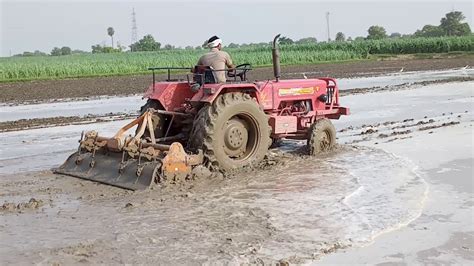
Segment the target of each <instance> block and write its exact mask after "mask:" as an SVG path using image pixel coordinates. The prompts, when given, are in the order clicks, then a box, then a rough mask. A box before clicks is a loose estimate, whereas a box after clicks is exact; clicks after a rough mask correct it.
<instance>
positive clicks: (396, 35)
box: [389, 32, 402, 38]
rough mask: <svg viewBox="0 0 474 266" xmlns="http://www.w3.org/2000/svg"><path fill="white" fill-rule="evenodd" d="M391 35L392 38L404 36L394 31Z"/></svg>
mask: <svg viewBox="0 0 474 266" xmlns="http://www.w3.org/2000/svg"><path fill="white" fill-rule="evenodd" d="M389 37H390V38H400V37H402V35H401V34H400V33H399V32H393V33H392V34H390V36H389Z"/></svg>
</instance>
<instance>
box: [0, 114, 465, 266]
mask: <svg viewBox="0 0 474 266" xmlns="http://www.w3.org/2000/svg"><path fill="white" fill-rule="evenodd" d="M458 118H459V117H458V115H457V114H451V113H449V114H446V115H445V116H442V115H441V116H439V117H426V118H424V119H422V120H420V121H417V120H415V119H413V118H405V119H400V120H399V121H382V122H380V123H374V124H368V125H362V126H360V127H354V126H349V127H347V128H345V129H342V130H340V133H344V134H347V135H349V136H353V137H354V138H355V141H353V142H348V144H341V145H338V146H336V147H335V148H334V149H333V150H332V151H330V152H328V153H326V154H323V155H320V156H319V157H316V158H315V157H313V156H308V155H305V154H306V148H305V146H304V141H284V143H283V147H286V148H291V151H283V150H282V149H280V148H278V149H271V150H270V151H269V152H268V154H267V156H266V157H265V159H264V161H263V162H261V163H260V164H259V165H257V166H255V167H253V168H244V169H241V170H239V171H236V172H232V173H227V174H219V173H214V174H211V173H209V172H207V171H204V169H200V170H198V171H195V172H194V175H193V176H192V177H191V178H189V179H188V180H173V181H171V182H165V183H162V184H156V185H154V186H152V187H151V189H150V190H148V191H143V192H131V191H127V190H123V189H119V188H115V187H111V186H107V185H102V184H97V183H94V182H90V181H86V180H81V179H77V178H72V177H68V176H60V175H54V174H52V173H51V172H50V171H43V172H36V173H29V174H25V173H23V174H18V175H15V176H14V177H12V176H10V177H8V176H3V177H0V185H1V186H2V188H3V189H2V191H1V192H0V198H3V199H4V200H6V202H5V204H4V205H3V206H4V207H3V208H4V209H6V210H5V211H0V220H3V221H4V222H5V223H4V224H2V225H0V226H3V227H2V228H3V229H5V230H7V231H6V232H9V233H8V234H5V235H4V237H5V239H6V240H5V241H8V238H9V237H10V235H13V236H12V238H13V239H15V241H17V239H18V237H19V236H20V235H23V234H31V239H32V241H38V239H39V240H41V239H47V243H48V245H47V246H43V245H34V244H33V245H29V246H28V245H27V244H25V245H26V247H24V250H23V249H21V250H19V251H18V252H17V253H16V254H3V255H2V261H3V262H4V263H7V264H8V263H13V262H15V263H19V264H22V263H40V262H41V263H46V264H76V263H89V264H103V263H105V264H155V263H162V264H183V263H185V264H190V263H191V264H202V263H212V262H216V261H220V262H225V263H237V264H241V263H250V264H262V263H264V264H276V263H281V264H284V265H286V263H290V264H299V263H306V262H308V261H312V260H318V259H319V258H321V257H322V256H324V255H326V254H329V253H333V252H336V251H338V250H340V249H345V248H348V247H351V246H353V245H354V243H353V241H352V240H351V239H350V238H349V239H347V238H346V239H344V238H339V237H338V236H337V234H336V235H335V233H334V232H336V231H337V230H336V229H334V228H331V230H336V231H331V230H329V229H328V230H329V231H328V232H326V231H322V232H319V233H318V234H317V237H315V236H314V235H312V236H311V237H308V236H305V233H304V232H308V233H309V232H311V230H314V229H310V228H318V226H320V225H319V224H320V223H321V222H323V221H324V219H325V217H318V218H317V220H313V222H312V223H309V224H307V222H308V221H306V219H309V218H308V217H307V215H308V214H305V216H302V217H298V216H292V215H289V216H284V217H286V218H284V217H283V220H284V221H285V224H283V225H282V224H281V221H282V220H281V219H282V218H281V217H280V218H279V219H277V218H276V217H275V216H274V215H275V213H272V212H271V210H273V208H279V209H280V211H281V210H282V209H285V208H295V206H299V207H298V208H301V207H302V206H308V207H309V208H313V207H311V206H318V209H320V208H329V209H328V211H330V209H331V208H332V207H331V206H333V205H332V204H338V203H339V202H340V201H341V200H342V199H343V198H344V197H345V193H347V191H352V190H353V189H354V188H353V187H351V188H350V189H349V188H345V187H344V186H343V185H342V184H344V182H343V181H342V180H341V178H343V177H344V176H346V175H347V173H344V172H341V169H339V167H337V166H335V165H330V164H328V163H327V162H328V161H333V160H338V158H340V157H344V156H345V157H348V158H354V157H353V156H354V155H355V156H357V153H358V151H359V150H360V149H362V150H363V149H365V148H361V147H356V146H351V143H358V142H361V141H377V139H378V137H377V133H378V132H386V131H388V132H393V137H395V138H393V137H392V138H387V139H388V140H387V141H395V140H401V139H403V138H404V136H406V135H408V136H411V135H412V134H415V133H417V132H418V133H419V134H429V132H427V131H423V130H420V129H418V128H419V127H420V126H426V124H428V123H429V124H433V125H438V124H440V125H443V124H444V123H446V122H443V121H444V120H450V119H451V120H454V121H456V120H455V119H458ZM449 125H450V124H448V123H446V124H445V125H444V126H449ZM400 128H403V130H400ZM406 128H409V129H406ZM369 129H372V130H373V132H372V131H371V130H369ZM434 130H436V129H434ZM408 131H409V132H408ZM396 132H398V133H396ZM400 132H406V134H402V137H401V136H399V133H400ZM369 152H370V153H372V152H376V151H375V150H374V151H372V150H370V151H369ZM336 165H337V164H336ZM302 172H303V173H304V172H314V173H318V174H317V175H316V178H315V179H314V180H312V179H302V180H300V179H299V177H298V175H299V174H301V173H302ZM313 187H318V188H320V189H322V191H319V192H323V191H325V192H326V193H329V194H318V193H316V194H317V196H316V198H317V201H316V202H311V203H310V204H309V203H308V198H307V197H302V196H298V195H300V194H302V193H309V194H314V193H313V192H312V191H311V189H312V188H313ZM325 187H328V188H331V189H328V190H327V191H326V190H324V188H325ZM336 191H338V193H342V194H337V193H336ZM305 195H306V194H305ZM275 197H276V199H275ZM287 197H290V198H287ZM332 197H333V198H334V199H332ZM29 198H34V199H35V200H34V202H33V203H32V204H31V205H32V207H31V208H26V209H25V207H21V206H25V203H26V204H29V203H30V202H28V199H29ZM295 198H296V199H297V200H296V202H299V205H292V204H294V203H295V202H294V201H295ZM288 199H291V200H292V201H293V202H287V200H288ZM313 200H314V199H313ZM259 201H260V203H262V202H263V203H264V204H265V205H264V206H267V205H266V204H270V207H265V208H263V207H262V206H261V205H258V204H255V202H259ZM333 201H334V202H333ZM35 202H40V203H41V205H39V204H38V205H36V204H35ZM43 203H46V204H43ZM18 206H20V207H19V208H18ZM285 206H286V207H285ZM7 210H8V211H7ZM338 210H340V209H339V208H338ZM338 212H339V211H338ZM11 215H17V216H18V217H19V218H18V219H22V220H28V219H33V220H34V221H35V222H36V223H39V224H47V225H48V226H46V229H45V232H44V233H41V230H42V229H40V228H43V227H45V226H44V225H42V226H40V227H38V228H36V229H35V228H31V229H30V228H27V229H25V227H23V226H22V224H21V223H20V224H16V222H15V221H16V220H17V218H13V217H11ZM283 215H285V212H284V211H283ZM300 215H301V214H300ZM21 217H23V218H21ZM301 218H302V219H305V222H304V223H303V222H301V223H299V221H298V219H301ZM313 218H314V217H313ZM275 219H277V220H275ZM295 219H296V220H295ZM293 223H295V224H293ZM305 224H307V225H305ZM327 224H328V222H327V221H326V223H324V226H327ZM329 224H330V223H329ZM289 225H290V227H288V226H289ZM282 226H283V227H282ZM291 226H293V227H294V228H293V227H291ZM306 226H307V227H306ZM63 227H64V228H67V230H66V229H65V230H63V231H61V232H58V231H57V230H58V228H63ZM7 228H8V229H7ZM49 228H51V229H49ZM284 228H286V229H284ZM15 230H19V231H18V232H22V231H21V230H27V231H26V232H24V233H15ZM48 230H51V232H49V231H48ZM295 230H296V231H295ZM301 230H302V231H301ZM305 230H309V231H305ZM339 230H341V231H343V229H339ZM30 231H31V232H30ZM53 232H57V233H56V234H54V233H53ZM17 234H18V235H17ZM321 235H324V237H320V236H321ZM19 242H20V244H21V241H19ZM15 244H16V245H18V243H15ZM22 250H23V251H22ZM0 255H1V254H0Z"/></svg>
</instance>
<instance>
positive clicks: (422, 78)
mask: <svg viewBox="0 0 474 266" xmlns="http://www.w3.org/2000/svg"><path fill="white" fill-rule="evenodd" d="M400 71H401V72H398V73H394V74H389V75H383V76H378V77H363V78H347V79H338V85H339V88H340V89H341V90H350V89H356V88H372V87H385V86H394V85H400V84H410V83H415V82H426V81H434V80H447V79H452V78H461V77H466V78H473V77H474V69H473V68H472V66H471V67H467V68H460V69H448V70H436V71H411V72H404V71H403V68H402V69H400Z"/></svg>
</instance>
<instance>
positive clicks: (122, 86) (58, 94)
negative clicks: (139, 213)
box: [0, 55, 474, 103]
mask: <svg viewBox="0 0 474 266" xmlns="http://www.w3.org/2000/svg"><path fill="white" fill-rule="evenodd" d="M473 61H474V55H463V56H455V57H448V58H437V59H436V58H435V59H397V60H378V61H376V60H373V61H356V62H346V63H328V64H319V65H302V66H283V67H282V72H283V78H297V77H303V74H302V73H307V74H306V76H308V77H327V76H330V77H334V78H350V77H362V76H377V75H383V74H387V73H395V72H399V71H400V70H401V69H403V71H419V70H440V69H449V68H460V67H464V66H466V65H473ZM285 73H286V74H285ZM181 76H183V75H181ZM165 78H166V77H165V75H158V76H157V80H164V79H165ZM183 78H184V77H183ZM248 78H249V80H266V79H272V78H273V70H272V68H270V67H266V68H257V69H254V70H252V71H251V72H250V73H249V75H248ZM151 81H152V79H151V75H137V76H114V77H94V78H79V79H67V80H44V81H25V82H12V83H0V91H1V92H2V93H1V94H0V103H36V102H45V101H55V100H58V99H64V98H84V97H86V98H87V97H94V96H103V95H132V94H142V93H143V92H144V91H145V89H146V88H147V87H148V86H149V85H150V84H151Z"/></svg>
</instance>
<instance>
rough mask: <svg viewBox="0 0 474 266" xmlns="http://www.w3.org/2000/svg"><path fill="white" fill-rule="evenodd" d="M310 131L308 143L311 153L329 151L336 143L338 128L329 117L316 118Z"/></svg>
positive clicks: (316, 153)
mask: <svg viewBox="0 0 474 266" xmlns="http://www.w3.org/2000/svg"><path fill="white" fill-rule="evenodd" d="M308 133H309V134H308V142H307V145H308V151H309V154H310V155H318V154H320V153H323V152H326V151H329V150H331V149H332V148H333V147H334V145H336V129H335V128H334V125H333V124H332V123H331V121H330V120H329V119H327V118H322V119H319V120H316V122H314V123H313V124H312V125H311V127H310V129H309V132H308Z"/></svg>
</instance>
